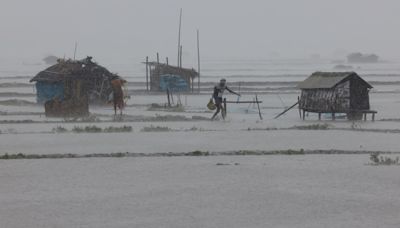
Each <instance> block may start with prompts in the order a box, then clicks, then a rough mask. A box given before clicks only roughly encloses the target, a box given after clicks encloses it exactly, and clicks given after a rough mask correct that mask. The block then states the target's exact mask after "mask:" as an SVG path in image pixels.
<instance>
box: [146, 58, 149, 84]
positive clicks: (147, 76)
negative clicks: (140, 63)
mask: <svg viewBox="0 0 400 228" xmlns="http://www.w3.org/2000/svg"><path fill="white" fill-rule="evenodd" d="M146 91H149V57H148V56H146Z"/></svg>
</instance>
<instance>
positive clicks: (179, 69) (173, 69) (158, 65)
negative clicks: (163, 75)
mask: <svg viewBox="0 0 400 228" xmlns="http://www.w3.org/2000/svg"><path fill="white" fill-rule="evenodd" d="M144 64H146V62H144ZM147 64H148V65H149V66H154V67H155V68H160V70H161V71H164V72H168V71H170V72H179V73H181V74H184V75H187V76H190V77H191V78H192V79H193V78H195V77H197V76H199V73H197V71H195V70H194V69H193V68H192V69H189V68H182V67H177V66H172V65H167V64H165V63H158V62H148V63H147Z"/></svg>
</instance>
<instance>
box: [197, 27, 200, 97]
mask: <svg viewBox="0 0 400 228" xmlns="http://www.w3.org/2000/svg"><path fill="white" fill-rule="evenodd" d="M199 37H200V36H199V30H198V29H197V73H198V77H199V78H198V81H197V89H198V90H199V93H200V39H199Z"/></svg>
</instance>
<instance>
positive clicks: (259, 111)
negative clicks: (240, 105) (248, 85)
mask: <svg viewBox="0 0 400 228" xmlns="http://www.w3.org/2000/svg"><path fill="white" fill-rule="evenodd" d="M256 102H257V107H258V115H259V116H260V120H263V117H262V115H261V110H260V104H259V102H258V97H257V94H256Z"/></svg>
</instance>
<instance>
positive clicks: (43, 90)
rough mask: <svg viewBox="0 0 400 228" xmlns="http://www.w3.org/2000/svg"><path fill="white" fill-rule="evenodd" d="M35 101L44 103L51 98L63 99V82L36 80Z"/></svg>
mask: <svg viewBox="0 0 400 228" xmlns="http://www.w3.org/2000/svg"><path fill="white" fill-rule="evenodd" d="M36 94H37V97H36V99H37V102H38V103H45V102H46V101H49V100H51V99H53V98H56V97H57V98H58V99H60V100H63V99H64V83H63V82H54V83H50V82H36Z"/></svg>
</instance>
